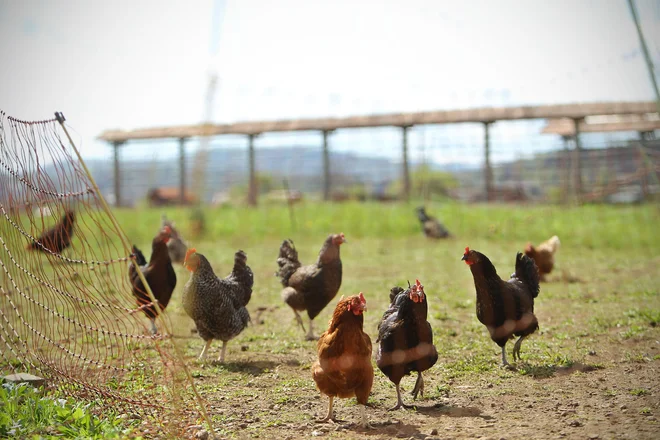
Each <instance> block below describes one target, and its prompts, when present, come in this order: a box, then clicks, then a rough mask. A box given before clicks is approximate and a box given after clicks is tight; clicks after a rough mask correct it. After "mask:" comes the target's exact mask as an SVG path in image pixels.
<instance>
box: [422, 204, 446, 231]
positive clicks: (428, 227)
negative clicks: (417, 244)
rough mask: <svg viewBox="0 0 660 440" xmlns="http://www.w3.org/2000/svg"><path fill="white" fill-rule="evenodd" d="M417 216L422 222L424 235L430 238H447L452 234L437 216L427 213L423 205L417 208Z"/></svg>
mask: <svg viewBox="0 0 660 440" xmlns="http://www.w3.org/2000/svg"><path fill="white" fill-rule="evenodd" d="M417 218H418V219H419V222H420V223H421V224H422V230H423V231H424V235H426V236H427V237H429V238H447V237H449V236H450V234H449V230H447V228H446V227H445V226H444V225H443V224H442V223H440V222H439V221H438V219H436V218H435V217H431V216H430V215H428V214H427V213H426V209H425V208H424V207H423V206H420V207H419V208H417Z"/></svg>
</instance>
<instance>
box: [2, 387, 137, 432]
mask: <svg viewBox="0 0 660 440" xmlns="http://www.w3.org/2000/svg"><path fill="white" fill-rule="evenodd" d="M0 407H1V408H2V411H0V437H1V438H29V437H31V438H41V437H50V436H53V437H64V438H85V439H111V438H123V437H126V436H127V435H128V434H129V430H127V429H125V428H124V427H122V426H121V425H120V424H121V423H122V422H123V421H122V420H121V419H119V418H117V417H114V414H112V413H110V414H108V415H107V416H106V417H104V418H99V417H97V416H95V415H94V414H93V413H92V411H91V409H92V408H91V406H90V404H86V403H82V402H75V401H73V400H70V399H63V398H58V396H57V394H56V393H55V394H53V395H45V396H44V395H43V392H42V391H40V390H36V389H34V388H33V387H31V386H30V385H25V384H20V385H14V384H11V383H3V384H2V386H0Z"/></svg>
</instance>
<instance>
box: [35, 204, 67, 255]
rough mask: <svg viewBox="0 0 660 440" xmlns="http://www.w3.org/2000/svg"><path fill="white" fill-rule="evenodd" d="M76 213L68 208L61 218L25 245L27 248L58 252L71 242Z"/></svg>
mask: <svg viewBox="0 0 660 440" xmlns="http://www.w3.org/2000/svg"><path fill="white" fill-rule="evenodd" d="M75 222H76V214H75V213H74V212H73V211H72V210H70V209H68V210H67V211H66V212H65V214H64V215H63V216H62V219H61V220H60V221H59V222H58V223H57V224H56V225H55V226H53V227H52V228H50V229H48V230H47V231H45V232H44V233H42V234H41V235H40V236H39V237H38V238H37V239H36V240H34V241H32V243H30V244H29V245H28V246H27V249H28V250H33V251H41V252H46V253H53V254H59V253H61V252H62V251H63V250H64V249H66V248H67V247H69V245H70V244H71V238H73V225H74V224H75Z"/></svg>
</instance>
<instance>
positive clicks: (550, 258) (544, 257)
mask: <svg viewBox="0 0 660 440" xmlns="http://www.w3.org/2000/svg"><path fill="white" fill-rule="evenodd" d="M560 244H561V242H560V241H559V237H557V236H556V235H554V236H553V237H552V238H550V239H548V240H546V241H544V242H543V243H541V244H540V245H538V246H536V247H534V246H533V245H532V243H527V246H525V255H527V256H528V257H530V258H532V259H533V260H534V262H535V263H536V266H537V267H538V268H539V275H540V277H541V281H545V276H546V275H547V274H549V273H550V272H552V269H553V267H554V266H555V253H556V252H557V249H559V245H560Z"/></svg>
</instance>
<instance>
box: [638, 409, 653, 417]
mask: <svg viewBox="0 0 660 440" xmlns="http://www.w3.org/2000/svg"><path fill="white" fill-rule="evenodd" d="M639 413H640V414H642V415H645V416H646V415H649V414H651V408H642V409H641V410H640V411H639Z"/></svg>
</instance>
